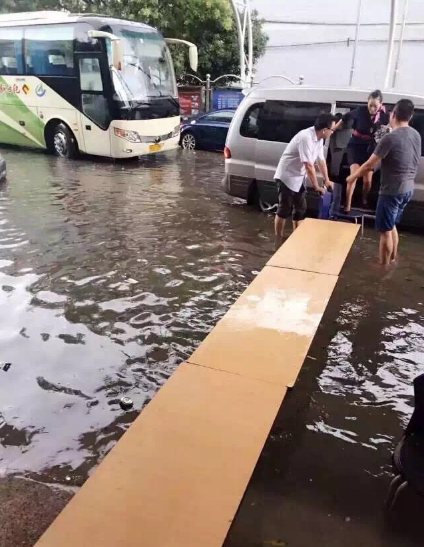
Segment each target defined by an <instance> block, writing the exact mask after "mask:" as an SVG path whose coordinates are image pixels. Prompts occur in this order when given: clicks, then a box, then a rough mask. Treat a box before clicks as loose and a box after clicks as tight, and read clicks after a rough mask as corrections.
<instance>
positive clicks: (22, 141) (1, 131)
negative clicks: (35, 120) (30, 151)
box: [0, 120, 39, 148]
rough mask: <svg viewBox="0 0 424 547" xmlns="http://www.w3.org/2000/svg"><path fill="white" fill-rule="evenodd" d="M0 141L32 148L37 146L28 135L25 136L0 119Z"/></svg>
mask: <svg viewBox="0 0 424 547" xmlns="http://www.w3.org/2000/svg"><path fill="white" fill-rule="evenodd" d="M0 142H3V143H7V144H16V145H18V146H30V147H32V148H39V145H37V143H36V142H34V141H33V140H32V139H29V138H28V137H25V135H23V134H22V133H20V132H19V131H16V129H13V128H12V127H10V125H7V124H5V123H3V122H2V121H1V120H0Z"/></svg>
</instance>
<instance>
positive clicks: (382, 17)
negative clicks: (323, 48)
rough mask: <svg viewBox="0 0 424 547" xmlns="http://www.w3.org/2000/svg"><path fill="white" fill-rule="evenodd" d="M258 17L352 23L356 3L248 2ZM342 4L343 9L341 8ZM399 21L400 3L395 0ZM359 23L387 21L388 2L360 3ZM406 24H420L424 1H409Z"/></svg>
mask: <svg viewBox="0 0 424 547" xmlns="http://www.w3.org/2000/svg"><path fill="white" fill-rule="evenodd" d="M251 1H252V4H253V6H254V7H255V8H256V9H257V10H258V11H259V13H260V14H261V15H262V17H265V18H269V19H286V20H287V19H290V20H300V21H320V22H321V21H326V20H328V21H331V22H355V21H356V13H357V8H358V0H296V2H293V0H251ZM342 4H343V9H341V5H342ZM398 4H399V18H400V14H401V13H402V10H403V1H402V0H399V2H398ZM362 5H363V20H364V21H367V22H370V23H371V22H372V23H376V22H388V20H389V16H390V6H391V0H362ZM408 13H409V15H408V20H409V21H421V22H423V21H424V0H409V8H408Z"/></svg>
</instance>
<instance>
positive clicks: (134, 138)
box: [115, 127, 142, 142]
mask: <svg viewBox="0 0 424 547" xmlns="http://www.w3.org/2000/svg"><path fill="white" fill-rule="evenodd" d="M115 135H116V136H117V137H120V138H121V139H125V140H127V141H129V142H142V140H141V138H140V135H139V134H138V133H137V131H127V130H126V129H120V128H119V127H115Z"/></svg>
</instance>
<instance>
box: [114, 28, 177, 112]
mask: <svg viewBox="0 0 424 547" xmlns="http://www.w3.org/2000/svg"><path fill="white" fill-rule="evenodd" d="M113 31H114V34H116V35H117V36H118V37H120V38H121V39H122V45H123V53H124V59H123V60H124V64H123V66H122V71H121V73H120V76H121V79H122V81H123V82H122V83H123V84H124V85H125V88H126V89H127V94H129V95H130V96H129V97H128V98H129V99H130V100H136V101H139V100H145V99H149V98H157V97H170V96H171V97H176V96H177V89H176V83H175V75H174V68H173V64H172V59H171V54H170V52H169V49H168V47H167V45H166V43H165V40H164V39H163V38H162V36H161V35H160V34H159V33H157V32H154V31H148V30H144V29H143V30H141V29H140V30H134V29H125V28H117V29H113ZM109 53H110V51H109ZM114 81H115V82H116V78H114ZM115 85H116V83H115ZM117 92H118V94H119V91H118V90H117ZM128 92H129V93H128Z"/></svg>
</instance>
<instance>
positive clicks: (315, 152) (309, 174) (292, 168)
mask: <svg viewBox="0 0 424 547" xmlns="http://www.w3.org/2000/svg"><path fill="white" fill-rule="evenodd" d="M335 122H336V118H335V116H333V115H332V114H321V115H320V116H318V118H317V119H316V120H315V124H314V125H313V126H312V127H308V129H304V130H303V131H300V132H299V133H298V134H297V135H295V136H294V137H293V139H292V140H291V141H290V143H289V144H288V145H287V148H286V149H285V151H284V154H283V155H282V156H281V159H280V162H279V164H278V167H277V171H276V172H275V175H274V179H275V180H276V182H278V185H279V187H278V209H277V214H276V216H275V236H276V240H277V244H281V243H282V240H283V234H284V227H285V224H286V219H288V218H289V217H292V219H293V229H294V230H295V229H296V228H297V227H298V226H299V224H300V223H301V222H302V220H304V218H305V215H306V208H307V203H306V178H308V179H309V180H310V182H311V183H312V186H313V187H314V189H315V190H316V191H317V192H319V193H320V194H324V193H325V188H324V187H321V186H320V185H319V184H318V179H317V173H316V171H315V163H317V164H318V168H319V170H320V172H321V174H322V175H323V177H324V183H325V185H326V186H327V187H328V188H333V183H332V182H331V181H330V179H329V178H328V171H327V163H326V161H325V157H324V140H325V139H327V138H328V137H330V136H331V135H332V134H333V132H334V127H335Z"/></svg>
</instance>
